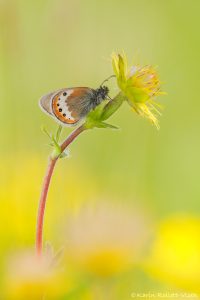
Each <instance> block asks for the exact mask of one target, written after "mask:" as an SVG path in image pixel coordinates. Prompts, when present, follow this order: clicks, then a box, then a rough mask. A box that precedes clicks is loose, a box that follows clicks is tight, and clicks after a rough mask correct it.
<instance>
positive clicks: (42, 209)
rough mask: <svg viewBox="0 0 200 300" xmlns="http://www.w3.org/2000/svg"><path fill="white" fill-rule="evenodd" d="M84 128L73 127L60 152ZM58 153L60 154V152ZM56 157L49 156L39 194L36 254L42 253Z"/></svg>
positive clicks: (82, 126)
mask: <svg viewBox="0 0 200 300" xmlns="http://www.w3.org/2000/svg"><path fill="white" fill-rule="evenodd" d="M84 130H86V128H85V126H84V125H81V126H80V127H78V128H77V129H75V130H74V131H73V132H72V133H71V134H70V135H69V136H68V137H67V139H66V140H65V141H64V142H63V143H62V144H61V146H60V147H61V153H62V152H63V151H64V150H65V149H66V148H67V147H68V146H69V145H70V144H71V143H72V142H73V140H74V139H75V138H76V137H77V136H78V135H79V134H80V133H81V132H83V131H84ZM61 153H60V154H61ZM58 158H59V156H58V157H54V158H52V157H50V159H49V165H48V167H47V170H46V175H45V177H44V181H43V185H42V191H41V195H40V201H39V207H38V216H37V229H36V252H37V255H38V256H41V255H42V240H43V223H44V213H45V207H46V200H47V195H48V190H49V185H50V182H51V178H52V175H53V171H54V168H55V165H56V162H57V160H58Z"/></svg>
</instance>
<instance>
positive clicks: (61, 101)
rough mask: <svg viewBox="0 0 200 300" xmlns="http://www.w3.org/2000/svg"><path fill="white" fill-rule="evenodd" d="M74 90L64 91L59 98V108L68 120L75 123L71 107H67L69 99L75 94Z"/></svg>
mask: <svg viewBox="0 0 200 300" xmlns="http://www.w3.org/2000/svg"><path fill="white" fill-rule="evenodd" d="M73 91H74V89H69V90H66V91H63V92H62V93H61V94H60V95H59V98H58V102H57V106H58V109H59V112H60V113H62V115H63V116H64V117H65V118H66V119H70V120H72V121H74V120H75V119H74V118H73V117H72V115H71V112H70V111H69V107H68V105H67V98H68V97H69V96H70V95H71V94H72V93H73Z"/></svg>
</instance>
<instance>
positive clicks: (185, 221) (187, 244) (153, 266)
mask: <svg viewBox="0 0 200 300" xmlns="http://www.w3.org/2000/svg"><path fill="white" fill-rule="evenodd" d="M199 233H200V219H199V218H197V217H194V216H190V215H185V216H184V215H175V216H174V217H171V218H169V219H167V220H165V221H164V222H163V223H162V224H161V226H160V227H159V229H158V234H157V236H156V238H155V241H154V243H153V246H152V250H151V255H150V257H149V260H148V262H147V265H146V267H147V270H148V271H149V272H150V273H151V275H153V276H154V277H157V278H158V279H160V280H162V281H164V282H166V283H169V284H172V285H173V286H176V287H177V288H181V289H183V290H185V291H190V292H195V293H200V235H199Z"/></svg>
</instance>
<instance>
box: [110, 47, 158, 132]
mask: <svg viewBox="0 0 200 300" xmlns="http://www.w3.org/2000/svg"><path fill="white" fill-rule="evenodd" d="M112 65H113V70H114V72H115V75H116V77H117V83H118V86H119V88H120V89H121V91H122V92H123V93H124V95H125V97H126V99H127V101H128V103H129V104H130V105H131V107H132V108H133V109H134V111H135V112H136V113H138V114H139V115H140V116H143V117H146V118H147V119H149V120H150V121H151V122H152V123H153V124H154V125H155V126H156V127H157V128H159V124H158V120H157V117H156V115H157V114H159V115H160V112H159V111H158V109H157V108H156V106H159V104H157V103H156V102H155V101H154V98H155V96H158V95H163V94H164V93H163V92H161V91H160V80H159V78H158V75H157V72H156V70H155V69H154V68H153V67H152V66H150V65H147V66H144V67H140V66H133V67H131V68H128V63H127V58H126V56H125V55H124V54H123V55H120V54H116V53H113V55H112Z"/></svg>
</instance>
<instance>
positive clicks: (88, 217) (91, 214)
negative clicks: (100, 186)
mask: <svg viewBox="0 0 200 300" xmlns="http://www.w3.org/2000/svg"><path fill="white" fill-rule="evenodd" d="M148 225H149V224H148V221H147V219H146V218H145V215H144V214H143V213H142V212H140V211H138V210H135V211H134V212H132V211H131V210H130V207H129V208H127V207H126V208H125V207H122V206H119V207H117V205H116V204H114V205H111V204H109V203H104V202H103V203H102V202H100V203H99V204H97V206H95V207H91V204H90V205H88V207H85V208H83V209H82V211H80V213H79V215H78V216H76V219H72V218H71V220H69V223H68V226H67V230H66V231H67V232H66V236H67V250H68V258H67V260H69V258H71V261H72V264H74V265H75V268H76V267H77V269H78V270H83V271H84V272H88V273H90V274H92V275H96V276H99V277H108V276H113V275H115V274H118V273H120V272H123V271H126V270H128V269H130V268H132V267H133V266H134V264H135V263H136V262H138V260H139V259H140V258H141V256H142V250H143V249H144V246H145V244H146V242H147V241H148V238H149V235H150V227H149V226H148Z"/></svg>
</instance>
